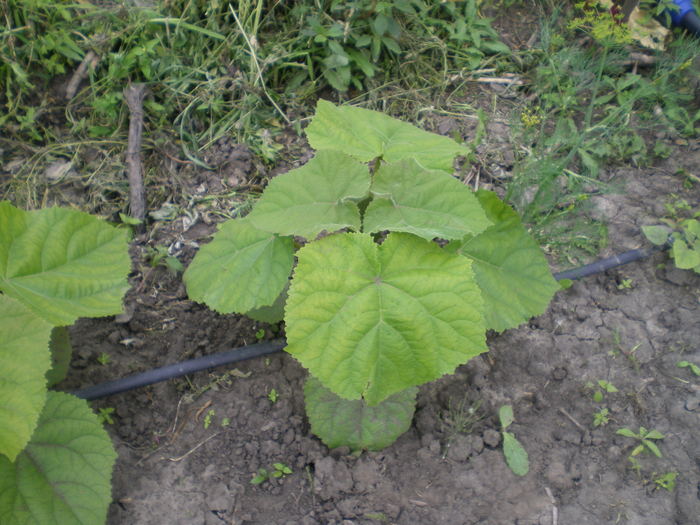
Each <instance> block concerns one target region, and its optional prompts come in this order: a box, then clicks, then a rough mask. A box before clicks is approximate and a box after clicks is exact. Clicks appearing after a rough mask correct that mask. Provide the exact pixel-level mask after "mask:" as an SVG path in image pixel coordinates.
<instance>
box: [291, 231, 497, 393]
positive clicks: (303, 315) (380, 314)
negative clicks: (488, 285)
mask: <svg viewBox="0 0 700 525" xmlns="http://www.w3.org/2000/svg"><path fill="white" fill-rule="evenodd" d="M298 258H299V263H298V265H297V268H296V270H295V272H294V279H293V280H292V285H291V287H290V290H289V299H288V300H287V307H286V316H285V319H286V322H287V325H286V330H287V342H288V346H287V351H288V352H289V353H290V354H292V355H293V356H295V357H296V358H297V359H298V360H299V361H300V362H301V363H302V364H303V365H304V366H305V367H307V368H308V369H309V370H310V372H311V373H312V374H313V375H314V376H316V377H317V378H318V379H320V381H321V382H322V383H323V384H324V385H325V386H326V387H327V388H330V389H331V390H332V391H333V392H334V393H336V394H338V395H339V396H341V397H343V398H346V399H360V398H361V397H364V399H365V401H366V402H367V403H368V404H369V405H376V404H377V403H380V402H381V401H382V400H384V399H386V398H387V397H389V396H390V395H392V394H395V393H396V392H399V391H401V390H404V389H406V388H408V387H411V386H414V385H420V384H422V383H425V382H427V381H432V380H433V379H436V378H438V377H440V376H442V375H444V374H448V373H451V372H453V371H454V369H455V367H456V366H457V365H460V364H462V363H465V362H467V361H468V360H469V359H471V358H472V357H474V356H475V355H478V354H480V353H482V352H484V351H486V344H485V341H484V324H483V318H482V313H481V312H482V309H483V303H482V301H481V294H480V292H479V288H478V286H477V285H476V283H475V282H474V277H473V274H472V271H471V263H470V262H469V260H467V259H466V258H464V257H458V256H455V255H452V254H449V253H446V252H444V251H443V250H442V249H441V248H439V247H438V246H437V245H435V244H433V243H430V242H428V241H425V240H423V239H420V238H418V237H415V236H413V235H410V234H405V233H392V234H390V235H389V236H388V237H387V239H386V240H385V241H384V243H383V244H382V245H381V246H379V245H377V244H375V243H374V242H373V241H372V237H371V236H370V235H369V234H364V233H346V234H339V235H334V236H330V237H326V238H324V239H321V240H320V241H317V242H315V243H311V244H308V245H306V246H305V247H304V248H302V249H301V250H299V252H298Z"/></svg>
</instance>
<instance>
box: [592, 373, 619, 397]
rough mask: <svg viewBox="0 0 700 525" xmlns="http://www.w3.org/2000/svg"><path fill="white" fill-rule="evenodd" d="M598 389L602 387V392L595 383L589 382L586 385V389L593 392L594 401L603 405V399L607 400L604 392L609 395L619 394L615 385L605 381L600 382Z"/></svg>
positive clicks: (600, 380)
mask: <svg viewBox="0 0 700 525" xmlns="http://www.w3.org/2000/svg"><path fill="white" fill-rule="evenodd" d="M597 383H598V387H600V390H599V389H598V387H596V386H595V384H594V383H592V382H590V381H589V382H588V383H586V388H589V389H591V390H593V391H594V392H593V401H595V402H596V403H602V402H603V399H604V398H605V394H603V392H604V391H605V392H607V393H608V394H614V393H615V392H619V390H618V389H617V388H615V385H613V384H612V383H610V382H608V381H605V380H604V379H599V380H598V382H597Z"/></svg>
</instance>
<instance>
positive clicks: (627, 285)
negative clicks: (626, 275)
mask: <svg viewBox="0 0 700 525" xmlns="http://www.w3.org/2000/svg"><path fill="white" fill-rule="evenodd" d="M631 288H632V279H622V281H620V284H618V285H617V289H618V290H629V289H631Z"/></svg>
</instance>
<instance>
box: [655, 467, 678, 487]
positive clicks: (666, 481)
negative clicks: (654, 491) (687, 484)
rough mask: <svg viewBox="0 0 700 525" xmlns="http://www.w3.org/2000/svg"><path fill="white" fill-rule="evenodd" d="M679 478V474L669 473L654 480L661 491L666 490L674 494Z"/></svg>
mask: <svg viewBox="0 0 700 525" xmlns="http://www.w3.org/2000/svg"><path fill="white" fill-rule="evenodd" d="M677 477H678V472H667V473H666V474H662V475H661V476H658V477H656V478H654V483H656V486H657V487H658V488H660V489H665V490H667V491H669V492H673V490H674V489H675V488H676V478H677Z"/></svg>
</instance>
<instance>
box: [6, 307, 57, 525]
mask: <svg viewBox="0 0 700 525" xmlns="http://www.w3.org/2000/svg"><path fill="white" fill-rule="evenodd" d="M50 337H51V325H50V324H48V323H47V322H45V321H44V320H43V319H41V318H40V317H37V316H36V314H34V313H33V312H32V311H30V310H28V309H27V308H25V307H24V306H23V305H22V304H21V303H19V302H18V301H15V300H14V299H11V298H10V297H7V296H6V295H3V294H0V455H2V454H4V455H5V456H7V457H8V458H9V459H10V461H14V460H15V457H17V454H19V453H20V452H21V450H22V449H23V448H24V447H25V445H26V444H27V442H28V441H29V438H30V437H31V435H32V432H33V431H34V428H35V427H36V423H37V420H38V419H39V414H40V413H41V410H42V408H43V407H44V403H45V402H46V377H45V375H46V371H47V370H48V369H49V367H50V366H51V360H50V354H49V338H50ZM0 523H5V522H4V521H2V520H0Z"/></svg>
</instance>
